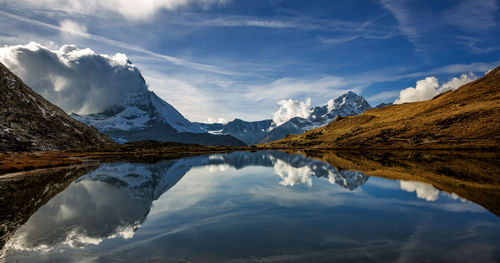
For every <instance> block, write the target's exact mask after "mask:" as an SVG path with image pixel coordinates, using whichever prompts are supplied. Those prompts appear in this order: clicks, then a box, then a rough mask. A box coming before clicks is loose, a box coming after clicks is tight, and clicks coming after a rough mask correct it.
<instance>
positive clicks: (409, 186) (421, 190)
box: [399, 181, 439, 201]
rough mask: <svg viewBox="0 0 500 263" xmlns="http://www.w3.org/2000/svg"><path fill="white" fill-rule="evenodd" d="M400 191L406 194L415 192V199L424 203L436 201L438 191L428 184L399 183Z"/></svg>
mask: <svg viewBox="0 0 500 263" xmlns="http://www.w3.org/2000/svg"><path fill="white" fill-rule="evenodd" d="M399 184H400V186H401V190H405V191H407V192H410V193H411V192H417V197H418V198H420V199H424V200H426V201H436V200H437V199H438V197H439V191H438V190H437V189H436V188H434V186H432V185H430V184H425V183H420V182H412V181H400V182H399Z"/></svg>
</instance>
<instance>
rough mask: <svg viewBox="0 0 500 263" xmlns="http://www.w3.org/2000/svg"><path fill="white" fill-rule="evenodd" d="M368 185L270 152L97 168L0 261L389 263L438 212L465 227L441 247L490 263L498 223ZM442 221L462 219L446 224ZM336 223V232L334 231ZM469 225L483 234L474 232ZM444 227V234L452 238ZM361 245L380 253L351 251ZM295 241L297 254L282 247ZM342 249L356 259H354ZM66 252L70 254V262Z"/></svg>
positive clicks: (463, 207)
mask: <svg viewBox="0 0 500 263" xmlns="http://www.w3.org/2000/svg"><path fill="white" fill-rule="evenodd" d="M186 175H187V176H186ZM368 178H369V177H368V176H366V175H365V174H364V173H362V172H359V171H355V170H339V169H337V168H336V167H334V166H332V165H331V164H329V163H327V162H323V161H320V160H317V159H310V158H306V157H305V156H304V155H302V154H288V153H284V152H279V151H260V152H233V153H227V154H211V155H204V156H197V157H189V158H183V159H179V160H174V161H171V160H168V161H160V162H157V163H154V164H140V163H126V162H117V163H110V164H102V165H100V166H99V167H98V168H97V169H95V170H94V171H91V172H89V173H87V174H86V175H84V176H82V177H80V178H78V179H77V180H76V181H74V182H73V183H72V184H70V185H69V186H68V188H66V189H65V190H64V191H62V192H61V193H59V194H57V195H56V196H55V197H54V198H52V199H51V200H50V201H49V202H47V203H46V204H45V205H44V206H42V207H41V208H40V209H39V210H38V211H36V213H34V214H33V215H32V216H31V217H30V218H29V220H28V221H27V222H26V223H25V224H24V225H23V226H22V227H21V228H20V229H19V230H18V231H17V232H16V234H15V235H14V236H13V237H12V238H11V239H10V240H9V241H8V243H7V245H6V247H5V249H6V253H5V259H7V262H9V260H10V259H12V260H13V261H20V262H52V261H54V262H59V261H60V262H73V261H74V262H79V261H80V260H82V258H80V257H83V258H85V259H86V260H88V261H90V262H94V261H96V262H108V261H130V262H137V261H150V260H152V259H154V258H156V259H162V260H160V261H163V259H164V260H167V259H168V260H171V261H174V262H177V261H180V262H183V261H186V260H182V259H185V258H186V257H187V258H188V259H189V260H192V261H207V262H217V261H233V260H237V259H238V260H243V261H249V260H250V258H248V257H252V258H255V257H257V258H260V259H262V260H269V259H275V260H271V261H301V260H307V259H311V260H312V261H322V260H324V259H327V258H328V259H331V258H339V259H342V258H344V259H358V260H360V259H366V258H365V256H366V255H371V256H370V257H368V258H371V257H374V256H375V258H377V256H380V260H373V261H384V260H382V258H384V259H394V258H393V257H394V256H393V255H392V252H389V250H391V249H392V250H394V249H396V250H397V248H398V247H399V248H401V249H402V248H403V247H404V246H406V245H404V243H405V242H406V241H403V240H401V238H403V239H405V238H411V235H415V234H416V233H418V231H417V232H415V233H413V234H411V233H412V232H413V231H414V230H413V229H414V227H416V226H418V227H419V228H422V227H423V225H422V223H423V224H424V225H425V226H427V227H424V229H423V231H424V232H425V233H427V234H428V235H431V233H432V231H435V229H439V228H440V227H443V226H441V225H440V223H435V224H434V225H432V224H430V222H431V221H430V220H431V218H435V217H436V216H437V215H438V214H442V216H443V219H447V218H454V216H455V218H454V219H453V220H454V221H452V222H451V223H450V224H451V225H453V223H456V224H462V225H463V224H465V225H467V224H471V225H470V226H471V227H473V229H474V230H471V231H473V232H469V235H470V237H469V239H470V240H469V239H468V238H462V240H459V241H461V242H462V243H458V244H457V245H456V246H455V247H453V246H452V248H453V249H457V251H458V250H459V248H460V247H461V246H463V245H465V244H468V242H469V241H471V242H472V241H474V242H479V244H483V245H488V246H487V248H488V251H489V252H488V253H489V254H487V255H483V258H484V259H498V256H499V253H498V250H499V246H498V245H493V244H495V240H498V239H499V238H498V236H497V237H495V238H494V237H492V235H493V236H494V233H496V234H499V233H500V225H499V223H500V222H499V220H498V218H497V217H495V216H493V215H491V214H489V213H488V212H487V211H486V210H485V209H483V208H482V207H480V206H478V205H476V204H474V203H471V202H469V201H466V200H465V199H461V198H459V197H458V196H457V195H456V194H447V193H442V192H440V191H439V190H438V189H437V188H435V187H433V186H432V185H430V184H426V183H422V182H413V181H407V180H399V181H392V180H386V179H380V178H371V179H370V183H367V181H368ZM365 183H367V184H366V185H365ZM332 184H335V185H337V186H332ZM174 186H175V187H174ZM360 187H361V188H362V189H361V188H360ZM419 200H420V201H419ZM453 213H455V214H460V215H463V216H461V217H458V218H459V219H457V217H456V215H453ZM395 215H397V216H396V217H395V218H390V217H394V216H395ZM473 215H481V216H480V217H478V218H474V217H473ZM412 217H415V218H418V220H417V221H415V220H416V219H415V218H412ZM363 218H364V219H366V220H368V221H364V220H363ZM339 220H340V221H339ZM419 220H424V221H421V222H419ZM447 220H448V219H447ZM334 222H336V223H335V224H334ZM340 222H342V223H341V224H342V225H343V226H344V227H345V229H342V228H338V226H340V225H338V224H339V223H340ZM316 224H317V226H316ZM394 224H395V225H394ZM415 224H416V225H415ZM318 227H319V228H318ZM377 227H378V228H381V229H384V230H385V231H387V232H384V231H382V232H380V231H381V229H378V228H377ZM391 227H393V228H394V229H391ZM448 227H449V226H448ZM478 227H481V228H479V229H486V228H487V229H489V231H491V233H484V231H483V230H481V231H479V232H478V230H479V229H478ZM445 228H446V227H445ZM291 229H295V230H294V232H289V230H291ZM347 229H350V231H346V230H347ZM361 229H363V230H362V231H361ZM285 230H286V231H285ZM283 231H285V232H283ZM316 231H320V232H316ZM321 231H324V233H323V232H321ZM360 231H361V232H360ZM363 231H368V232H369V233H363ZM394 231H395V232H394ZM408 231H410V232H408ZM419 231H420V232H421V230H419ZM447 231H448V233H449V235H450V236H451V237H453V236H454V235H456V236H459V234H463V233H459V232H457V233H455V232H456V231H457V229H448V230H447ZM454 231H455V232H454ZM380 235H382V236H380ZM407 235H408V236H407ZM418 235H420V234H418ZM367 237H369V238H368V239H366V238H367ZM429 238H430V237H429ZM242 239H247V240H246V241H245V240H242ZM363 240H364V241H363ZM417 240H418V242H417V241H412V242H417V243H418V245H420V246H423V248H425V249H428V250H429V251H430V252H429V256H430V257H431V258H433V259H435V258H434V256H436V254H433V253H436V252H433V250H432V247H429V245H425V244H423V243H421V242H424V241H425V240H427V238H422V237H420V238H418V239H417ZM368 241H369V242H368ZM311 242H312V243H311ZM360 242H361V243H360ZM365 242H368V243H365ZM370 242H372V243H370ZM260 243H261V244H260ZM237 244H239V245H237ZM355 244H357V245H355ZM367 244H371V245H370V246H372V245H373V246H374V248H375V247H378V248H379V249H380V251H377V252H375V251H374V250H373V248H371V249H368V248H366V247H365V248H363V247H364V246H365V245H367ZM496 244H500V243H496ZM297 245H300V249H299V248H294V247H295V246H297ZM353 245H354V247H356V250H357V249H362V248H363V250H366V251H365V252H364V253H367V254H366V255H365V256H363V255H361V254H359V255H358V254H355V253H354V250H352V249H353ZM358 246H359V247H358ZM416 246H417V245H416ZM264 247H266V248H264ZM347 247H349V249H348V250H347V252H346V251H344V250H345V249H346V248H347ZM297 249H298V250H297ZM332 249H333V250H332ZM407 249H408V248H407ZM474 249H476V250H477V249H479V248H474ZM336 250H339V251H344V252H346V253H347V254H344V255H343V256H342V257H338V255H334V254H332V253H334V251H336ZM483 250H484V249H483ZM483 250H481V249H479V250H478V251H483ZM77 251H79V252H78V253H80V256H79V257H76V258H75V257H74V256H70V255H74V254H75V253H76V252H77ZM290 253H292V254H293V255H292V254H290ZM294 253H298V254H294ZM353 253H354V254H353ZM351 254H352V255H351ZM284 255H287V256H284ZM269 257H271V258H269ZM465 258H466V257H465ZM465 258H464V259H465ZM202 259H203V260H202ZM372 259H374V258H372ZM368 261H371V260H368ZM409 261H412V260H409ZM437 261H439V260H437Z"/></svg>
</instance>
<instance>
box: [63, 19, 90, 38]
mask: <svg viewBox="0 0 500 263" xmlns="http://www.w3.org/2000/svg"><path fill="white" fill-rule="evenodd" d="M59 26H60V27H61V29H62V31H64V32H67V33H71V34H76V35H85V34H87V27H86V26H85V25H83V24H79V23H77V22H75V21H72V20H69V19H65V20H61V21H59Z"/></svg>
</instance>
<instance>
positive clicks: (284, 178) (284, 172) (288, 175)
mask: <svg viewBox="0 0 500 263" xmlns="http://www.w3.org/2000/svg"><path fill="white" fill-rule="evenodd" d="M273 168H274V173H276V174H277V175H278V176H279V177H280V178H281V181H280V184H281V185H283V186H295V185H297V184H300V183H303V184H306V185H307V186H309V187H311V186H312V176H313V175H314V172H313V170H311V168H310V167H309V166H307V165H306V166H302V167H293V166H291V165H290V164H288V163H286V162H284V161H282V160H279V159H278V160H276V162H275V163H274V167H273Z"/></svg>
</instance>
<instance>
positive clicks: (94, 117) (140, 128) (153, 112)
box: [71, 75, 245, 146]
mask: <svg viewBox="0 0 500 263" xmlns="http://www.w3.org/2000/svg"><path fill="white" fill-rule="evenodd" d="M139 76H140V75H139ZM140 77H141V78H142V76H140ZM142 83H143V85H144V88H143V89H142V91H140V92H139V93H134V94H129V95H128V96H126V97H125V98H123V100H122V102H121V103H120V104H115V105H112V106H111V107H109V108H108V109H106V110H105V111H103V112H100V113H94V114H88V115H78V114H75V113H73V114H71V117H73V118H74V119H76V120H78V121H81V122H83V123H85V124H87V125H91V126H93V127H95V128H96V129H97V130H99V131H101V132H103V133H105V134H107V135H109V136H111V138H113V139H114V140H115V141H117V142H120V143H123V142H128V141H139V140H157V141H172V142H181V143H196V144H202V145H231V146H244V145H245V143H243V142H241V141H240V140H238V139H236V138H234V137H232V136H231V135H225V134H221V135H213V134H209V133H207V132H206V131H203V130H201V129H200V128H199V127H198V126H196V125H194V124H193V123H191V122H190V121H188V120H187V119H186V118H184V116H182V114H180V113H179V112H178V111H177V110H176V109H175V108H174V107H172V106H171V105H170V104H168V103H167V102H165V101H164V100H162V99H161V98H159V97H158V96H157V95H156V94H155V93H154V92H151V91H148V90H147V86H146V83H145V82H144V80H143V81H142Z"/></svg>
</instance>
